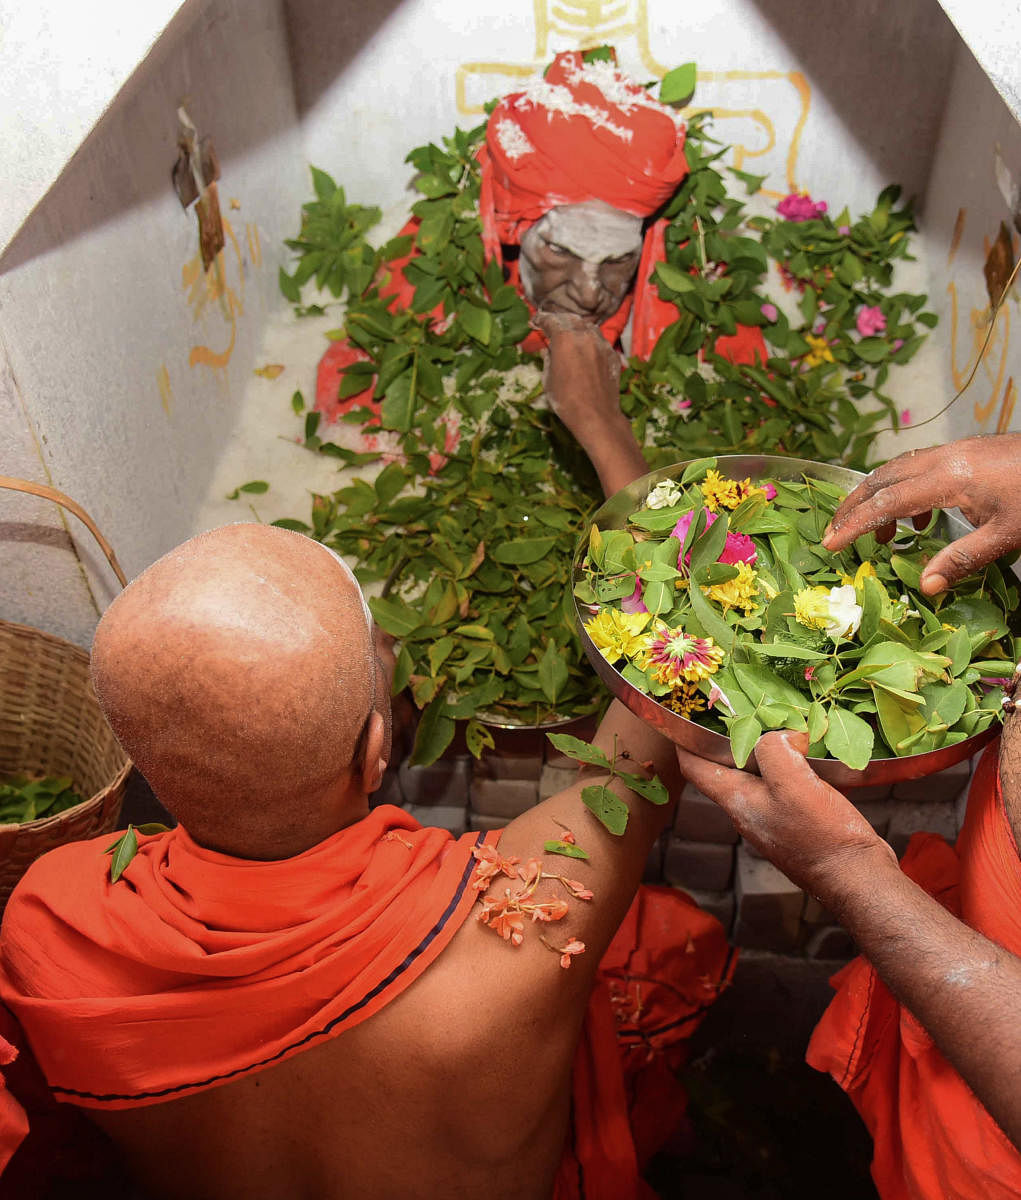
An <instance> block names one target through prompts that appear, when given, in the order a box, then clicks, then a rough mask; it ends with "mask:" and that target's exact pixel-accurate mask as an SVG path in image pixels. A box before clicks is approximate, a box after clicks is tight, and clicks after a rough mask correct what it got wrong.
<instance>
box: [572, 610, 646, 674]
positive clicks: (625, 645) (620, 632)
mask: <svg viewBox="0 0 1021 1200" xmlns="http://www.w3.org/2000/svg"><path fill="white" fill-rule="evenodd" d="M650 615H651V614H650V613H648V612H644V613H643V612H636V613H624V612H620V611H619V610H618V609H615V608H604V609H603V610H602V611H601V612H600V613H599V615H598V616H597V617H593V618H592V620H591V621H587V622H586V623H585V632H586V633H587V634H588V635H589V637H590V638H591V639H592V644H593V645H594V646H595V647H596V649H597V650H598V651H599V653H600V654H602V656H603V658H605V659H606V661H607V662H609V663H615V662H618V661H619V660H620V659H622V658H631V657H633V656H634V655H635V654H637V653H638V652H639V651H640V650H641V649H642V648H643V645H644V638H643V637H642V630H643V629H644V628H645V627H646V625H648V623H649V619H650Z"/></svg>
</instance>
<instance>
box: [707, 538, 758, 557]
mask: <svg viewBox="0 0 1021 1200" xmlns="http://www.w3.org/2000/svg"><path fill="white" fill-rule="evenodd" d="M756 558H758V551H757V550H756V549H755V543H754V542H753V541H752V539H751V538H750V537H749V536H748V535H747V534H746V533H728V534H727V541H726V543H725V545H724V547H723V553H722V554H721V555H720V557H719V558H718V559H717V562H721V563H730V564H731V565H733V564H734V563H739V562H743V563H748V564H749V565H751V564H752V563H753V562H754V561H755V560H756Z"/></svg>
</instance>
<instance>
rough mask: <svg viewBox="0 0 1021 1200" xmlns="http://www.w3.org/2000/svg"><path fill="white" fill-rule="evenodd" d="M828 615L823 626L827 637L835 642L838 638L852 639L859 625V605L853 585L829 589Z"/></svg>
mask: <svg viewBox="0 0 1021 1200" xmlns="http://www.w3.org/2000/svg"><path fill="white" fill-rule="evenodd" d="M828 608H829V615H828V617H827V619H826V622H825V624H824V625H823V631H824V632H825V634H826V636H827V637H831V638H833V640H834V641H836V640H837V639H838V638H849V637H853V636H854V635H855V634H856V633H857V632H858V626H859V625H860V624H861V605H860V604H859V603H858V602H857V599H856V598H855V592H854V584H852V583H849V584H845V585H844V587H833V588H830V597H829V605H828Z"/></svg>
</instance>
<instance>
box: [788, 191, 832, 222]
mask: <svg viewBox="0 0 1021 1200" xmlns="http://www.w3.org/2000/svg"><path fill="white" fill-rule="evenodd" d="M826 208H827V204H826V201H825V200H813V199H812V197H811V196H810V195H809V194H808V192H791V194H790V195H789V196H784V198H783V199H782V200H781V201H780V203H779V204H778V205H777V206H776V211H777V212H778V213H779V214H780V216H781V217H783V219H784V220H785V221H813V220H815V219H816V218H817V217H821V216H822V215H823V213H825V211H826Z"/></svg>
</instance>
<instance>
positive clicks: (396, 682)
mask: <svg viewBox="0 0 1021 1200" xmlns="http://www.w3.org/2000/svg"><path fill="white" fill-rule="evenodd" d="M414 669H415V664H414V662H413V660H412V657H411V654H410V652H409V650H408V648H407V646H402V647H401V652H400V654H398V655H397V665H396V666H395V667H394V677H393V683H392V685H391V691H390V694H391V695H393V696H399V695H400V694H401V692H403V691H404V689H405V688H406V687H407V686H408V680H409V679H410V678H411V673H412V671H413V670H414Z"/></svg>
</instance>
